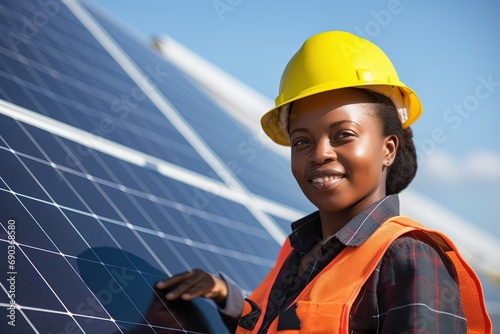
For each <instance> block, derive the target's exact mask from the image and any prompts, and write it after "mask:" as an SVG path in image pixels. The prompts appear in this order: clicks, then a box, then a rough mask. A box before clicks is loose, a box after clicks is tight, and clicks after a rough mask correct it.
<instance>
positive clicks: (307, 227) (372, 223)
mask: <svg viewBox="0 0 500 334" xmlns="http://www.w3.org/2000/svg"><path fill="white" fill-rule="evenodd" d="M398 215H399V197H398V195H389V196H386V197H384V198H382V199H381V200H379V201H377V202H375V203H373V204H372V205H370V206H369V207H368V208H366V209H365V210H363V211H362V212H361V213H360V214H358V215H357V216H356V217H354V218H353V219H351V220H350V221H349V222H348V223H347V224H346V225H345V226H344V227H343V228H342V229H340V231H338V232H337V233H336V234H335V235H333V236H331V237H330V238H328V239H327V240H325V241H323V244H327V243H329V242H332V241H334V240H332V239H333V238H335V240H338V241H340V242H341V243H343V244H344V245H346V246H351V247H355V246H359V245H361V244H362V243H363V242H364V241H365V240H366V239H368V237H369V236H370V235H372V234H373V232H375V231H376V230H377V228H378V227H379V226H380V225H381V224H382V223H383V222H384V221H386V220H387V219H389V218H391V217H394V216H398ZM292 230H293V232H292V234H291V235H290V242H291V244H292V246H293V248H294V249H296V250H298V251H299V252H301V253H305V252H307V251H308V250H309V249H310V248H311V247H312V246H313V245H314V244H316V243H317V242H319V241H320V240H322V235H321V220H320V217H319V211H316V212H313V213H311V214H310V215H308V216H305V217H304V218H302V219H299V220H297V221H296V222H294V223H293V224H292Z"/></svg>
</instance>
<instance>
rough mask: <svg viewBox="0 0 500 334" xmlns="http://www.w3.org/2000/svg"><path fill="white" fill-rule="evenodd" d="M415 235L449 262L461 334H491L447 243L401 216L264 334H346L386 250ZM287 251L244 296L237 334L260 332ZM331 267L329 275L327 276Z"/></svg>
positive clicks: (313, 285)
mask: <svg viewBox="0 0 500 334" xmlns="http://www.w3.org/2000/svg"><path fill="white" fill-rule="evenodd" d="M415 230H418V231H423V232H426V233H427V234H428V235H429V236H430V237H431V238H432V239H433V240H434V241H435V242H436V243H437V244H438V245H439V246H440V247H441V248H442V249H443V250H444V251H445V252H446V254H447V255H448V256H449V257H450V259H451V260H452V261H453V264H454V265H455V269H456V271H457V275H458V281H459V287H460V294H461V299H462V306H463V308H464V312H465V316H466V318H467V328H468V330H467V332H468V333H474V334H484V333H486V334H489V333H491V331H492V325H491V320H490V318H489V316H488V313H487V311H486V306H485V301H484V296H483V291H482V287H481V283H480V281H479V279H478V277H477V275H476V274H475V272H474V271H473V270H472V268H471V267H470V266H469V265H468V264H467V263H466V262H465V260H464V259H463V258H462V257H461V255H460V254H459V253H458V251H457V250H456V247H455V245H454V244H453V242H452V241H451V240H450V239H449V238H448V237H447V236H446V235H444V234H442V233H441V232H438V231H434V230H430V229H428V228H426V227H424V226H422V225H421V224H419V223H417V222H415V221H414V220H412V219H410V218H408V217H404V216H398V217H393V218H391V219H389V220H388V221H386V222H384V223H383V224H382V225H381V226H380V227H379V228H378V229H377V230H376V231H375V233H374V234H373V235H372V236H370V237H369V238H368V239H367V240H366V241H365V242H364V243H363V244H361V245H360V246H358V247H346V248H345V249H344V250H343V251H342V252H341V253H340V254H339V255H337V256H336V257H335V258H334V259H333V260H332V261H331V262H330V263H329V264H328V265H327V266H326V267H325V268H324V269H323V270H322V271H321V272H320V273H319V274H318V275H317V276H316V277H315V278H314V279H313V280H312V281H311V282H310V283H309V284H308V285H307V286H306V287H305V288H304V290H303V291H302V292H301V293H300V295H299V296H298V297H297V299H296V300H295V302H294V303H292V306H291V308H294V310H292V309H288V310H287V311H285V312H284V313H287V314H286V317H287V318H288V319H291V321H292V323H293V324H292V325H291V326H290V325H289V324H286V323H285V321H281V323H280V319H282V318H283V313H281V314H280V315H279V316H278V317H277V318H276V319H274V320H273V322H272V323H271V325H270V327H269V331H268V333H278V332H279V333H282V334H291V333H348V330H349V316H350V312H351V306H352V304H353V303H354V301H355V300H356V297H357V296H358V294H359V291H360V290H361V288H362V286H363V285H364V283H365V282H366V281H367V280H368V278H369V277H370V275H371V274H372V272H373V271H374V270H375V268H376V267H377V264H378V263H379V261H380V260H381V259H382V257H383V256H384V254H385V251H386V250H387V248H388V247H389V246H390V244H391V243H392V242H393V241H394V240H395V239H397V238H398V237H399V236H401V235H403V234H405V233H408V232H411V231H415ZM292 251H293V249H292V247H291V245H290V240H289V239H287V240H286V242H285V244H284V245H283V247H282V248H281V251H280V253H279V255H278V259H277V262H276V265H275V266H274V268H273V269H272V270H271V272H270V273H269V274H268V276H267V277H266V278H265V279H264V281H263V282H262V283H261V284H260V286H259V287H257V289H256V290H255V291H254V292H253V293H252V294H251V295H250V296H249V298H248V299H249V300H250V301H251V302H246V303H245V306H244V310H243V313H242V318H241V319H240V324H239V326H238V328H237V330H236V333H237V334H244V333H257V332H258V330H259V329H260V328H261V326H262V323H263V319H264V314H265V310H266V307H267V301H268V299H269V294H270V292H271V288H272V286H273V284H274V282H275V281H276V278H277V276H278V273H279V271H280V268H281V267H282V266H283V264H284V263H285V261H286V260H287V258H288V256H289V255H290V254H291V252H292ZM331 267H335V269H334V270H330V268H331ZM335 287H342V288H341V289H338V288H335ZM295 314H296V316H295ZM294 317H295V318H297V317H298V319H294ZM297 321H299V324H298V325H297ZM299 328H300V329H299Z"/></svg>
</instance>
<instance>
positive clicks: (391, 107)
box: [157, 31, 491, 333]
mask: <svg viewBox="0 0 500 334" xmlns="http://www.w3.org/2000/svg"><path fill="white" fill-rule="evenodd" d="M421 109H422V107H421V104H420V101H419V100H418V98H417V96H416V95H415V93H414V92H413V91H412V90H411V89H410V88H408V87H406V86H405V85H404V84H403V83H402V82H401V81H399V79H398V76H397V73H396V71H395V69H394V68H393V66H392V63H391V62H390V60H389V59H388V58H387V56H386V55H385V54H384V53H383V52H382V51H381V50H380V49H379V48H378V47H377V46H375V45H374V44H372V43H370V42H369V41H366V40H364V39H361V38H359V37H357V36H354V35H352V34H350V33H347V32H341V31H330V32H325V33H321V34H318V35H315V36H313V37H311V38H310V39H308V40H307V41H306V42H305V43H304V45H303V46H302V47H301V49H300V50H299V51H298V52H297V53H296V54H295V56H294V57H293V58H292V59H291V60H290V62H289V64H288V65H287V67H286V69H285V71H284V73H283V77H282V81H281V87H280V95H279V96H278V98H277V99H276V107H275V108H273V109H272V110H271V111H269V112H268V113H267V114H265V115H264V117H263V118H262V126H263V128H264V131H265V132H266V133H267V134H268V135H269V137H270V138H271V139H273V140H274V141H275V142H276V143H278V144H281V145H287V146H291V164H292V172H293V175H294V177H295V179H296V180H297V182H298V184H299V186H300V188H301V189H302V191H303V192H304V194H305V195H306V197H307V198H308V199H309V200H310V201H311V202H312V203H313V204H314V205H315V206H316V207H317V208H318V211H317V212H315V213H313V214H311V215H309V216H307V217H304V218H302V219H301V220H299V221H297V222H295V223H293V224H292V228H293V232H292V234H291V235H290V236H289V238H288V240H287V241H286V242H285V244H284V245H283V248H282V250H281V253H280V255H279V256H278V260H277V263H276V265H275V267H274V268H273V270H272V271H271V272H270V273H269V275H268V276H267V277H266V279H265V280H264V281H263V282H262V284H261V285H260V286H259V287H258V288H257V289H256V290H255V291H254V292H253V293H252V294H251V295H250V296H249V297H248V298H247V299H246V302H243V300H242V298H241V294H239V293H238V292H237V289H236V287H235V285H234V284H232V283H231V282H229V281H228V280H226V279H224V278H218V277H215V276H212V275H210V274H207V273H205V272H203V271H200V270H196V271H193V272H189V273H184V274H181V275H177V276H175V277H173V278H170V279H169V280H166V281H163V282H160V283H158V284H157V288H159V289H165V288H170V287H174V288H173V290H171V291H170V292H169V293H168V294H167V295H166V298H167V299H176V298H179V297H181V298H183V299H186V300H189V299H192V298H195V297H198V296H204V297H207V298H212V299H214V300H215V301H216V303H217V304H218V305H219V306H220V307H221V312H222V313H224V314H226V315H230V316H231V315H232V316H233V318H235V319H237V318H240V319H239V321H238V323H237V326H236V332H237V333H275V332H278V331H282V330H288V331H287V333H299V332H302V333H401V332H404V333H406V332H408V333H409V332H410V331H411V332H422V333H423V332H426V333H438V332H441V333H467V332H469V333H490V332H491V322H490V320H489V318H488V315H487V313H486V309H485V306H484V298H483V295H482V290H481V286H480V283H479V280H478V279H477V276H476V275H475V274H474V272H473V271H472V270H471V269H470V267H469V266H468V265H467V263H465V261H463V260H462V259H461V257H460V255H459V254H458V253H457V252H456V251H455V249H454V246H453V244H452V242H451V241H450V240H449V239H448V238H447V237H446V236H444V235H442V234H440V233H439V232H434V231H430V230H427V229H426V228H425V227H423V226H422V225H420V224H418V223H417V222H414V221H412V220H411V219H409V218H407V217H401V216H399V201H398V196H397V193H399V192H400V191H401V190H403V189H404V188H406V187H407V186H408V184H409V183H410V182H411V180H412V179H413V177H414V176H415V173H416V170H417V164H416V152H415V147H414V144H413V140H412V132H411V129H410V128H409V126H410V125H411V124H412V123H413V122H414V121H415V120H416V119H417V118H418V117H419V116H420V114H421Z"/></svg>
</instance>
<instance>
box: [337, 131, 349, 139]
mask: <svg viewBox="0 0 500 334" xmlns="http://www.w3.org/2000/svg"><path fill="white" fill-rule="evenodd" d="M349 137H354V133H352V132H350V131H342V132H340V133H338V134H337V135H336V136H335V140H338V139H345V138H349Z"/></svg>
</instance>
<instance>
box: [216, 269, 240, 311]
mask: <svg viewBox="0 0 500 334" xmlns="http://www.w3.org/2000/svg"><path fill="white" fill-rule="evenodd" d="M219 277H220V278H221V279H222V280H224V282H226V285H227V299H226V304H225V305H224V307H220V306H219V307H218V308H219V312H220V313H222V314H223V315H225V316H227V317H231V318H234V319H239V318H240V316H241V313H242V312H243V306H244V304H245V297H246V294H245V293H244V292H243V290H242V289H241V288H240V287H239V286H238V285H237V284H236V283H234V282H233V281H232V280H231V279H230V278H229V277H227V276H226V275H224V274H223V273H219Z"/></svg>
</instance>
